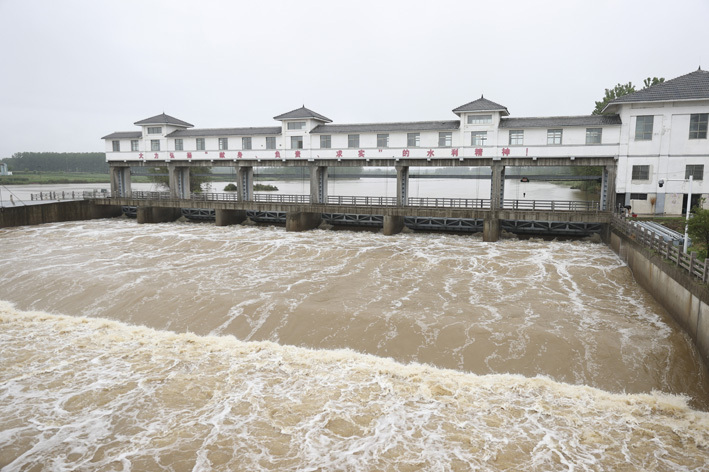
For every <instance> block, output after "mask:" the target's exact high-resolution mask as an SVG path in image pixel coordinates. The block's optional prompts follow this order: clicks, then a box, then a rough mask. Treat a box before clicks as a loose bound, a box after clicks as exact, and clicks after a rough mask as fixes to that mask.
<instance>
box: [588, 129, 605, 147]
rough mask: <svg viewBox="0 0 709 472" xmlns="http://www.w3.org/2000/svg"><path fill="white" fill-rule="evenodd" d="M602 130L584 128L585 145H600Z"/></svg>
mask: <svg viewBox="0 0 709 472" xmlns="http://www.w3.org/2000/svg"><path fill="white" fill-rule="evenodd" d="M602 140H603V128H586V144H601V141H602Z"/></svg>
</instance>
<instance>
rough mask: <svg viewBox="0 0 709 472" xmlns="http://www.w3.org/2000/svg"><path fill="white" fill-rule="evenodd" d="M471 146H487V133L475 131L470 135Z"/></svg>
mask: <svg viewBox="0 0 709 472" xmlns="http://www.w3.org/2000/svg"><path fill="white" fill-rule="evenodd" d="M470 145H471V146H479V147H482V146H487V131H473V132H472V133H470Z"/></svg>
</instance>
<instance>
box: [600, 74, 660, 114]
mask: <svg viewBox="0 0 709 472" xmlns="http://www.w3.org/2000/svg"><path fill="white" fill-rule="evenodd" d="M664 81H665V78H664V77H659V78H658V77H652V78H650V77H648V78H647V79H645V80H643V84H644V87H643V88H642V89H643V90H645V89H646V88H648V87H652V86H653V85H657V84H661V83H662V82H664ZM635 91H636V90H635V86H634V85H633V83H632V82H628V83H627V84H625V85H623V84H617V85H616V86H615V87H613V88H612V89H606V95H605V96H604V97H603V100H601V101H600V102H596V108H594V110H593V112H592V113H591V114H592V115H602V114H603V109H604V108H605V107H606V105H608V103H609V102H611V101H612V100H615V99H616V98H620V97H622V96H623V95H628V94H629V93H633V92H635Z"/></svg>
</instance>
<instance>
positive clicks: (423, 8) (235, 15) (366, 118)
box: [0, 0, 709, 158]
mask: <svg viewBox="0 0 709 472" xmlns="http://www.w3.org/2000/svg"><path fill="white" fill-rule="evenodd" d="M708 24H709V1H706V0H676V1H674V2H668V1H656V0H642V1H634V0H633V1H618V0H615V1H608V0H593V1H572V0H558V1H557V0H549V1H532V0H504V1H486V2H479V1H472V0H467V1H448V0H436V1H416V0H406V1H398V0H397V1H385V0H375V1H369V0H358V1H356V2H341V1H335V0H328V1H308V0H301V1H260V2H257V1H251V2H241V1H230V2H227V1H212V0H201V1H200V2H196V1H191V2H188V1H182V0H170V1H154V0H138V1H134V0H119V1H103V0H0V44H2V46H0V65H1V66H0V70H1V71H2V73H1V74H0V110H1V111H2V112H1V113H0V130H1V131H0V135H1V137H2V139H0V158H2V157H10V156H11V155H12V154H13V153H15V152H20V151H57V152H64V151H103V149H104V148H103V142H102V141H101V140H100V138H101V136H104V135H106V134H108V133H110V132H113V131H131V130H137V127H135V126H134V125H133V123H134V122H135V121H138V120H140V119H143V118H147V117H149V116H153V115H156V114H159V113H162V112H163V111H164V112H165V113H167V114H169V115H172V116H175V117H177V118H179V119H182V120H185V121H188V122H190V123H192V124H194V125H195V127H199V128H209V127H236V126H273V125H275V124H276V122H274V121H273V117H274V116H276V115H278V114H281V113H284V112H287V111H289V110H292V109H294V108H297V107H300V106H301V105H303V104H305V106H307V107H308V108H310V109H312V110H314V111H316V112H318V113H321V114H323V115H325V116H327V117H329V118H330V119H332V120H333V122H334V123H359V122H382V121H421V120H446V119H455V118H456V116H455V115H454V114H453V113H452V112H451V110H452V109H453V108H455V107H457V106H459V105H462V104H464V103H467V102H469V101H471V100H474V99H476V98H479V97H480V95H481V94H484V95H485V97H486V98H488V99H490V100H493V101H495V102H497V103H500V104H502V105H505V106H506V107H507V108H508V109H509V111H510V114H511V115H512V116H549V115H579V114H589V113H590V112H591V111H592V110H593V106H594V101H595V100H599V99H600V98H601V97H602V95H603V90H604V88H610V87H612V86H613V85H615V84H616V83H618V82H623V83H625V82H628V81H632V82H633V83H634V84H635V85H636V86H641V85H642V80H643V78H645V77H648V76H662V77H665V78H667V79H670V78H674V77H677V76H679V75H683V74H686V73H688V72H691V71H693V70H696V69H697V67H698V66H699V65H700V64H701V65H702V68H703V69H707V68H709V49H707V25H708Z"/></svg>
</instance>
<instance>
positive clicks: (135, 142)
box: [130, 139, 138, 151]
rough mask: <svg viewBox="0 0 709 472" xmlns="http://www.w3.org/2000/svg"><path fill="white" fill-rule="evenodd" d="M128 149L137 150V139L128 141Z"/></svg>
mask: <svg viewBox="0 0 709 472" xmlns="http://www.w3.org/2000/svg"><path fill="white" fill-rule="evenodd" d="M130 150H131V151H137V150H138V140H137V139H133V140H131V142H130Z"/></svg>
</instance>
